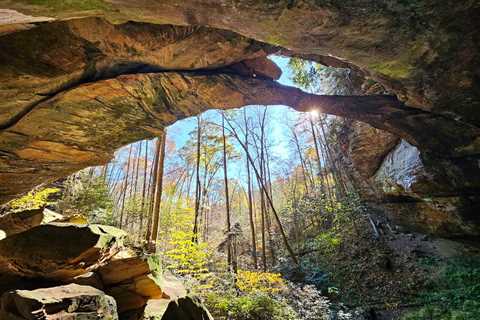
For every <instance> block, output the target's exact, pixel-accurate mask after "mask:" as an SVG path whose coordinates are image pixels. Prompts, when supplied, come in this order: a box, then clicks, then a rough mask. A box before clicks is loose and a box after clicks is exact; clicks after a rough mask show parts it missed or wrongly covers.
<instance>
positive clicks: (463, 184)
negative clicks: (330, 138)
mask: <svg viewBox="0 0 480 320" xmlns="http://www.w3.org/2000/svg"><path fill="white" fill-rule="evenodd" d="M342 125H343V126H344V135H343V136H342V142H343V147H342V148H339V149H338V150H337V151H339V154H338V155H337V156H338V160H339V161H341V162H342V163H343V164H344V165H345V166H346V167H347V168H349V171H350V172H351V177H352V178H353V180H354V181H355V185H356V186H357V190H358V191H359V192H360V195H361V196H362V198H363V199H365V200H367V201H368V202H370V204H371V205H372V206H373V207H376V208H378V209H380V210H382V211H383V212H384V213H385V214H386V215H387V216H388V217H389V218H391V219H392V220H393V221H394V222H395V223H396V224H399V225H401V226H403V227H405V228H406V229H409V230H412V231H419V232H423V233H430V234H435V235H439V236H444V237H467V238H468V237H471V238H475V237H478V236H480V228H479V223H480V219H479V216H478V214H477V212H479V211H478V210H479V209H480V197H479V196H478V191H477V190H478V188H479V185H478V181H479V177H478V173H477V170H475V169H474V168H473V170H471V171H470V170H468V169H466V168H465V167H462V163H460V164H459V163H456V162H455V161H452V160H445V159H438V158H433V159H432V158H427V157H425V156H424V154H422V153H421V152H420V151H419V150H418V148H416V147H415V146H412V145H411V144H409V143H408V142H406V141H405V140H402V139H399V138H398V137H397V136H395V135H392V134H390V133H388V132H384V131H381V130H378V129H375V128H373V127H371V126H369V125H368V124H364V123H359V122H355V121H354V122H351V121H343V122H342ZM465 172H470V174H469V175H466V174H465Z"/></svg>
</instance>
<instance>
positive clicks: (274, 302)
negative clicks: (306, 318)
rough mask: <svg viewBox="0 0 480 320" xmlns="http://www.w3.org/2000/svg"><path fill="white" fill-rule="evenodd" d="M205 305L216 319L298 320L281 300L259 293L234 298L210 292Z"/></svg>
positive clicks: (293, 312) (229, 295) (233, 296)
mask: <svg viewBox="0 0 480 320" xmlns="http://www.w3.org/2000/svg"><path fill="white" fill-rule="evenodd" d="M205 304H206V305H207V308H208V309H209V310H210V312H212V314H213V315H214V316H215V318H216V319H231V320H299V319H300V318H298V316H297V314H296V313H295V311H294V310H293V309H292V308H291V307H290V306H289V305H288V304H287V303H286V302H285V301H284V300H282V299H275V298H274V297H272V296H270V295H268V294H266V293H261V292H255V293H250V294H245V295H241V296H235V295H234V294H233V293H229V294H228V293H222V294H219V293H216V292H212V293H209V294H207V296H206V297H205Z"/></svg>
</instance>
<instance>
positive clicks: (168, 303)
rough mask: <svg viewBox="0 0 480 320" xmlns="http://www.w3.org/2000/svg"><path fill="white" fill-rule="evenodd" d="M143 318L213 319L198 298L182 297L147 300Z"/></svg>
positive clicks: (173, 319) (150, 319)
mask: <svg viewBox="0 0 480 320" xmlns="http://www.w3.org/2000/svg"><path fill="white" fill-rule="evenodd" d="M143 319H145V320H213V317H212V316H211V315H210V313H209V312H208V311H207V309H205V307H204V306H203V304H202V303H201V301H200V300H199V299H198V298H195V297H189V296H186V297H182V298H178V299H176V300H175V299H174V300H168V299H157V300H150V301H148V304H147V306H146V307H145V311H144V314H143Z"/></svg>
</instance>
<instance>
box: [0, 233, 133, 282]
mask: <svg viewBox="0 0 480 320" xmlns="http://www.w3.org/2000/svg"><path fill="white" fill-rule="evenodd" d="M125 235H126V234H125V233H124V232H123V231H121V230H119V229H116V228H113V227H109V226H100V225H89V226H87V225H80V226H79V225H69V224H50V225H40V226H37V227H35V228H33V229H30V230H27V231H25V232H22V233H18V234H15V235H13V236H10V237H7V238H6V239H3V240H1V241H0V272H1V273H2V274H12V275H16V276H22V277H30V278H43V279H50V280H56V281H65V280H68V279H72V278H74V277H75V276H77V275H80V274H83V273H86V272H88V271H89V269H96V268H98V267H99V266H100V265H101V264H102V262H103V261H106V260H108V259H110V258H111V257H112V256H113V255H115V254H116V253H117V252H118V251H119V250H120V248H121V243H122V240H123V238H124V237H125Z"/></svg>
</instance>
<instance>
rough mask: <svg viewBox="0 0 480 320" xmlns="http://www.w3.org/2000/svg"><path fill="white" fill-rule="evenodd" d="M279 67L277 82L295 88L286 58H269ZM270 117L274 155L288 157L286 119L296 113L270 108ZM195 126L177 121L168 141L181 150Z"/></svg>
mask: <svg viewBox="0 0 480 320" xmlns="http://www.w3.org/2000/svg"><path fill="white" fill-rule="evenodd" d="M270 59H272V60H273V61H274V62H275V63H276V64H277V65H278V66H279V67H280V69H282V72H283V73H282V76H281V78H280V79H279V80H278V81H279V82H280V83H281V84H284V85H289V86H295V85H294V84H293V82H292V81H291V72H290V70H289V68H288V66H287V64H288V58H284V57H280V56H272V57H270ZM215 113H216V112H215V111H207V112H206V113H205V114H206V115H207V116H211V117H212V118H215ZM269 114H270V116H271V130H272V131H271V132H270V134H271V135H272V137H273V139H274V140H275V144H274V146H273V150H272V151H273V152H274V155H275V156H277V157H280V158H286V157H287V156H288V147H287V145H288V141H289V139H290V137H289V136H288V130H287V128H286V126H285V124H286V121H285V120H286V117H288V118H290V119H292V120H294V118H295V116H296V112H295V111H294V110H292V109H290V108H288V107H285V106H272V107H271V108H270V109H269ZM196 125H197V121H196V119H195V118H188V119H184V120H181V121H177V122H176V123H175V124H173V125H171V126H170V127H169V128H168V133H169V137H170V139H173V140H174V141H175V144H176V146H177V148H181V147H182V146H183V145H184V144H185V142H187V140H188V138H189V136H188V133H189V132H190V131H192V130H193V129H194V128H195V126H196Z"/></svg>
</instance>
